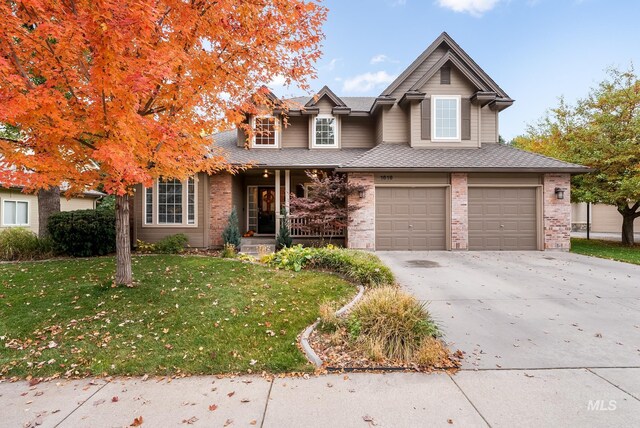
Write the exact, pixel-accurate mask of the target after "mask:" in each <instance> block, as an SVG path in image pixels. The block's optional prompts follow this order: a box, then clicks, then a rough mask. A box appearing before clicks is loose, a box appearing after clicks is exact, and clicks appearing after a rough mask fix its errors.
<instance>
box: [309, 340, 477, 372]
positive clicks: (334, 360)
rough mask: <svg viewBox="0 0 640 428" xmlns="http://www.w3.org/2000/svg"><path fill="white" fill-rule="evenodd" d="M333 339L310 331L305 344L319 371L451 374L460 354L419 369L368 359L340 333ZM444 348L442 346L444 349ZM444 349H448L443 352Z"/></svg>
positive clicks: (414, 366) (392, 362) (448, 356)
mask: <svg viewBox="0 0 640 428" xmlns="http://www.w3.org/2000/svg"><path fill="white" fill-rule="evenodd" d="M339 337H340V338H339V339H337V338H336V336H335V335H334V333H325V332H322V331H320V330H319V329H316V330H314V332H313V333H311V336H310V337H309V344H310V345H311V347H312V348H313V349H314V350H315V351H316V353H317V354H318V356H319V357H320V358H321V359H322V361H323V368H324V369H325V370H328V371H418V372H427V373H428V372H434V371H446V372H449V373H453V372H456V371H458V369H459V368H460V365H461V362H462V359H463V358H464V353H463V352H462V351H460V350H457V351H455V352H453V353H452V352H448V353H447V356H446V357H443V358H442V359H441V360H440V361H439V362H438V363H437V364H435V365H432V366H429V367H423V366H418V365H417V364H415V363H406V362H403V361H394V360H390V359H386V358H384V359H381V360H376V361H374V360H372V359H370V358H369V357H368V356H367V355H365V354H364V353H363V352H362V351H361V350H360V349H358V347H357V346H355V345H354V344H353V343H351V342H350V341H349V340H348V335H347V333H346V332H343V333H342V334H340V335H339ZM445 349H446V347H445ZM447 350H448V349H447Z"/></svg>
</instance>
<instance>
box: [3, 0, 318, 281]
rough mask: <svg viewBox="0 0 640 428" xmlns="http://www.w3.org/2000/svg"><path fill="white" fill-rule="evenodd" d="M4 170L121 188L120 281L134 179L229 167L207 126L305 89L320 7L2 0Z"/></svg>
mask: <svg viewBox="0 0 640 428" xmlns="http://www.w3.org/2000/svg"><path fill="white" fill-rule="evenodd" d="M0 16H2V19H1V20H0V123H2V124H5V126H10V127H14V128H15V129H18V130H19V136H18V137H16V138H6V137H3V138H2V139H0V156H1V158H0V161H1V162H2V163H3V164H4V165H3V166H4V167H3V168H1V169H0V182H3V183H12V182H21V183H27V190H30V191H37V190H38V189H46V188H50V187H52V186H57V185H59V184H60V183H61V182H62V181H65V182H67V183H68V184H69V186H70V191H71V192H79V191H82V190H84V189H85V188H87V187H90V188H95V187H96V186H98V185H102V186H103V188H104V189H105V191H106V192H107V193H110V194H115V195H116V229H117V232H116V233H117V262H116V283H117V284H127V285H128V284H131V283H132V273H131V255H130V251H129V246H130V241H129V218H128V202H129V196H130V195H131V194H132V189H133V186H134V185H136V184H140V183H141V184H143V185H145V186H149V185H150V184H151V183H152V181H153V179H156V178H159V177H164V178H177V179H184V178H186V177H187V176H190V175H193V174H194V173H196V172H198V171H206V172H208V173H215V172H216V171H220V170H223V169H230V168H231V167H230V165H228V163H227V162H226V159H225V154H224V152H222V151H221V150H217V149H216V148H215V145H214V147H211V145H212V140H211V139H210V137H208V135H210V134H211V133H212V132H215V131H216V130H219V129H222V128H223V127H225V126H227V125H229V124H231V123H235V124H239V125H240V126H247V125H242V120H243V113H241V112H245V113H246V112H249V113H251V112H255V111H256V109H257V107H256V106H258V105H261V104H262V105H264V104H269V103H270V102H272V100H271V99H270V97H269V96H268V95H269V94H268V91H266V90H265V89H264V87H263V85H264V84H265V83H266V82H269V81H272V80H273V79H274V78H276V77H284V79H285V82H286V83H287V84H297V85H298V86H300V87H302V88H303V89H306V88H307V82H308V79H309V78H311V77H313V76H314V69H313V64H314V62H315V61H316V60H317V59H318V57H319V55H320V50H319V49H320V42H321V40H322V38H323V35H322V32H321V25H322V23H323V21H324V20H325V18H326V9H325V8H324V7H323V6H321V5H319V4H318V3H317V2H315V1H304V0H218V1H209V0H195V1H194V0H192V1H184V0H137V1H127V0H101V1H88V0H30V1H11V0H8V1H3V2H2V3H1V4H0Z"/></svg>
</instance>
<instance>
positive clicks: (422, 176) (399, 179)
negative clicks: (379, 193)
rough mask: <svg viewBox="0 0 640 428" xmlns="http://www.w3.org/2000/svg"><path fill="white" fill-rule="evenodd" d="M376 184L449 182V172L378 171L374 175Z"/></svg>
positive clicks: (395, 184) (407, 184) (444, 183)
mask: <svg viewBox="0 0 640 428" xmlns="http://www.w3.org/2000/svg"><path fill="white" fill-rule="evenodd" d="M374 183H375V184H376V185H383V186H384V185H388V186H397V185H402V186H410V185H432V184H443V185H447V184H449V174H448V173H428V172H393V173H376V174H375V175H374Z"/></svg>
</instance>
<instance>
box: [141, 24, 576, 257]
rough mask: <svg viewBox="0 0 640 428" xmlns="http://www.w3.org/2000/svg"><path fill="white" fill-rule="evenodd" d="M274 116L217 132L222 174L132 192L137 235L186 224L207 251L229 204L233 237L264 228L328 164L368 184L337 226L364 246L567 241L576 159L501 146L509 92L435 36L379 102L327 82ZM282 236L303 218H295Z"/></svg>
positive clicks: (151, 236)
mask: <svg viewBox="0 0 640 428" xmlns="http://www.w3.org/2000/svg"><path fill="white" fill-rule="evenodd" d="M289 101H290V102H289V104H290V105H293V106H292V107H291V108H290V109H289V110H288V111H287V112H286V115H287V122H288V124H287V126H286V127H285V126H283V118H282V117H281V114H282V113H280V112H279V111H273V112H272V113H271V114H267V115H260V116H256V117H249V118H247V120H249V121H250V123H251V124H252V125H253V126H254V127H255V129H256V130H257V131H258V132H257V135H256V136H255V137H254V138H252V139H251V141H247V138H246V136H245V135H244V133H243V132H242V131H239V130H230V131H228V132H222V133H220V134H217V135H215V136H214V140H215V144H216V145H217V146H220V147H223V148H224V149H225V150H226V152H227V155H228V157H229V158H230V160H231V161H232V162H234V163H237V164H245V163H251V164H252V165H253V167H252V168H251V169H248V170H245V171H242V172H240V173H237V174H235V175H231V174H228V173H220V174H215V175H211V176H207V175H206V174H199V175H198V176H196V177H194V178H191V179H189V180H186V181H184V182H180V181H177V180H168V181H162V180H161V181H159V182H156V183H155V184H154V186H153V187H151V188H148V189H142V188H139V189H137V192H136V197H135V204H134V205H135V208H134V236H135V237H136V238H138V239H143V240H146V241H155V240H157V239H159V238H161V237H162V236H165V235H167V234H173V233H185V234H186V235H187V236H188V237H189V240H190V244H191V245H192V246H195V247H218V246H220V245H221V244H222V240H221V233H222V230H223V229H224V227H225V226H226V223H227V216H228V215H229V213H230V211H231V209H232V207H235V208H236V210H237V212H238V215H239V218H240V228H241V229H242V232H246V231H253V232H254V233H255V235H256V236H264V237H271V238H273V237H275V234H276V231H277V228H278V224H279V222H278V221H277V219H278V217H279V213H280V208H281V206H285V207H288V204H289V198H290V195H291V194H295V195H298V196H303V195H305V192H306V191H307V187H306V184H307V183H308V181H309V179H308V177H307V175H306V174H305V171H312V172H313V171H339V172H342V173H345V174H346V175H347V178H348V180H349V181H351V182H354V183H359V184H363V185H365V186H366V189H367V190H366V191H365V192H359V194H358V195H351V196H350V197H349V200H348V203H349V204H352V205H355V206H358V207H360V208H359V209H358V210H356V211H354V212H353V213H352V214H351V218H350V219H349V226H348V227H347V229H346V230H345V231H343V235H344V236H343V238H344V242H345V244H346V246H348V247H351V248H362V249H369V250H544V249H563V250H567V249H568V248H569V245H570V244H569V234H570V231H571V205H570V198H569V191H570V183H569V180H570V175H571V174H577V173H582V172H585V171H586V168H584V167H581V166H579V165H574V164H569V163H566V162H561V161H559V160H555V159H551V158H548V157H545V156H540V155H537V154H533V153H529V152H525V151H521V150H518V149H515V148H513V147H510V146H508V145H504V144H499V143H498V135H499V116H500V112H501V111H502V110H504V109H506V108H508V107H509V106H511V105H512V104H513V102H514V101H513V99H511V98H510V97H509V95H507V93H506V92H505V91H504V90H503V89H502V88H500V86H498V85H497V84H496V82H494V81H493V79H491V77H489V76H488V75H487V74H486V73H485V72H484V71H483V70H482V69H481V68H480V67H479V66H478V65H477V64H476V63H475V62H474V61H473V60H472V59H471V58H470V57H469V55H467V53H466V52H465V51H464V50H462V48H461V47H460V46H459V45H458V44H457V43H456V42H455V41H454V40H453V39H452V38H451V37H450V36H449V35H448V34H446V33H443V34H441V35H440V36H439V37H438V38H437V39H436V40H435V41H434V42H433V43H432V44H431V45H430V46H429V47H428V48H427V49H426V50H425V51H424V52H423V53H422V54H421V55H420V56H419V57H418V58H417V59H416V60H415V61H414V62H413V63H412V64H411V65H410V66H409V67H408V68H407V69H406V70H405V71H404V72H403V73H402V74H400V75H399V76H398V78H397V79H396V80H395V81H394V82H393V83H391V85H389V87H388V88H386V89H385V90H384V91H383V92H382V93H381V94H380V95H379V96H377V97H340V96H338V95H336V94H335V93H334V92H333V91H331V90H330V89H329V88H328V87H326V86H325V87H324V88H323V89H322V90H321V91H320V92H319V93H318V94H316V95H315V96H313V97H307V98H297V99H294V100H289ZM291 221H292V225H291V228H292V234H293V236H294V237H299V238H308V236H306V235H305V234H304V233H303V232H302V231H301V229H299V228H297V226H296V225H297V224H298V223H299V222H304V219H301V218H297V217H296V216H295V213H292V219H291Z"/></svg>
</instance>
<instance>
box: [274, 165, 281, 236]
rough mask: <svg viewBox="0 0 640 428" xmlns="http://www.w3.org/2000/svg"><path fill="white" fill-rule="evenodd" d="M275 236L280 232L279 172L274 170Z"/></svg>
mask: <svg viewBox="0 0 640 428" xmlns="http://www.w3.org/2000/svg"><path fill="white" fill-rule="evenodd" d="M275 179H276V235H278V232H279V231H280V170H279V169H276V172H275Z"/></svg>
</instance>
